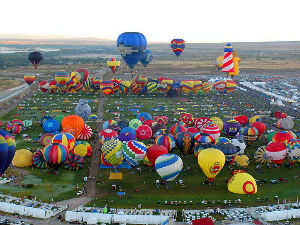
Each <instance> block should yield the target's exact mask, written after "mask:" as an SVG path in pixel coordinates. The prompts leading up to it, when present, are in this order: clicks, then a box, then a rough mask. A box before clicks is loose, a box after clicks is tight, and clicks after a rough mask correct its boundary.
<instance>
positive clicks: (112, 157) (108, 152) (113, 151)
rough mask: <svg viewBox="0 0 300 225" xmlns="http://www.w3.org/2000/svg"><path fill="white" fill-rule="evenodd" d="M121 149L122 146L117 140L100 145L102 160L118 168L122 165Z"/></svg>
mask: <svg viewBox="0 0 300 225" xmlns="http://www.w3.org/2000/svg"><path fill="white" fill-rule="evenodd" d="M122 147H123V144H122V142H121V141H118V140H110V141H107V142H105V143H104V144H103V145H102V154H104V158H105V159H106V160H107V161H108V162H109V163H110V164H112V165H113V166H115V167H116V166H118V165H120V164H121V163H122V160H123V155H122Z"/></svg>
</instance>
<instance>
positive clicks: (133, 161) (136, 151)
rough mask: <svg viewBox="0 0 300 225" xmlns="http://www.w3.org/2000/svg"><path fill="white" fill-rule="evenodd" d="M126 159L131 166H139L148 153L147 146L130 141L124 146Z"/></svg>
mask: <svg viewBox="0 0 300 225" xmlns="http://www.w3.org/2000/svg"><path fill="white" fill-rule="evenodd" d="M122 152H123V156H124V159H125V160H126V161H127V162H128V163H129V164H130V165H131V166H137V165H138V162H139V161H142V160H143V159H144V157H145V155H146V153H147V146H146V145H145V144H144V143H143V142H140V141H128V142H126V143H124V144H123V150H122Z"/></svg>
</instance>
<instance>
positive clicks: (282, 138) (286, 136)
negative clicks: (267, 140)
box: [272, 131, 294, 143]
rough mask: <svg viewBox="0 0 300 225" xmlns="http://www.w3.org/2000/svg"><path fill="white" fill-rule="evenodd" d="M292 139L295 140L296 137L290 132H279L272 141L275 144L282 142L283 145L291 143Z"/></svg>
mask: <svg viewBox="0 0 300 225" xmlns="http://www.w3.org/2000/svg"><path fill="white" fill-rule="evenodd" d="M291 139H294V137H293V135H292V134H291V133H290V132H288V131H278V132H277V133H275V134H274V136H273V137H272V141H274V142H282V143H285V142H286V141H289V140H291Z"/></svg>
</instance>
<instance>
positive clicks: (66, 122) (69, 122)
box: [61, 115, 84, 138]
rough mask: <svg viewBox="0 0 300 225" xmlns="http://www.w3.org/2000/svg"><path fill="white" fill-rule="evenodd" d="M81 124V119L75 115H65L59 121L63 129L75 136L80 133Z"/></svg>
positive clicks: (82, 123) (82, 124) (82, 122)
mask: <svg viewBox="0 0 300 225" xmlns="http://www.w3.org/2000/svg"><path fill="white" fill-rule="evenodd" d="M83 126H84V121H83V119H82V118H81V117H80V116H76V115H70V116H66V117H64V118H63V120H62V121H61V127H62V129H63V131H64V132H68V133H70V134H72V135H73V136H74V137H75V138H77V137H78V135H79V134H80V133H81V131H82V128H83Z"/></svg>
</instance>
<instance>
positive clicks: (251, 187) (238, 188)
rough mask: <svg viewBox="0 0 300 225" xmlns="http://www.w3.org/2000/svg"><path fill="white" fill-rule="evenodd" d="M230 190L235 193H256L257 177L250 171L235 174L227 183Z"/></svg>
mask: <svg viewBox="0 0 300 225" xmlns="http://www.w3.org/2000/svg"><path fill="white" fill-rule="evenodd" d="M227 187H228V191H230V192H232V193H235V194H248V195H249V194H255V193H256V192H257V185H256V181H255V179H254V178H253V177H252V176H251V175H250V174H248V173H237V174H235V175H233V176H232V177H231V178H230V180H229V181H228V184H227Z"/></svg>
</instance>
